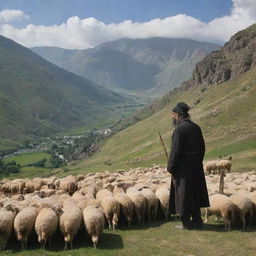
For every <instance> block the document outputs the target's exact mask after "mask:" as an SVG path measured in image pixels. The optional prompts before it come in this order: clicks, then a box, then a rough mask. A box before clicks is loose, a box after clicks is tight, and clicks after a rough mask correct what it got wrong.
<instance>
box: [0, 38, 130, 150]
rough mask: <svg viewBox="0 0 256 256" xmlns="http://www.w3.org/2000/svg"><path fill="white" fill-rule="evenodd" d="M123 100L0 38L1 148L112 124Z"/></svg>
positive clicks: (120, 113)
mask: <svg viewBox="0 0 256 256" xmlns="http://www.w3.org/2000/svg"><path fill="white" fill-rule="evenodd" d="M127 101H128V102H129V104H130V103H131V102H132V100H128V99H126V98H124V97H122V96H120V95H118V94H117V93H114V92H112V91H109V90H107V89H105V88H102V87H100V86H98V85H96V84H94V83H93V82H91V81H89V80H87V79H85V78H82V77H79V76H77V75H74V74H72V73H70V72H67V71H65V70H63V69H61V68H59V67H57V66H55V65H53V64H51V63H50V62H48V61H46V60H44V59H43V58H41V57H40V56H38V55H36V54H35V53H33V52H32V51H31V50H29V49H27V48H25V47H23V46H21V45H19V44H17V43H15V42H14V41H12V40H10V39H8V38H5V37H2V36H0V123H1V126H0V149H5V148H10V147H15V146H16V145H17V143H20V142H22V141H24V140H25V139H29V138H32V139H33V138H38V137H40V136H45V135H49V134H53V133H56V132H63V131H70V130H73V129H78V128H82V129H83V130H86V129H92V128H95V127H99V126H102V125H106V124H108V123H112V122H113V121H115V120H117V119H119V118H120V116H121V115H122V110H121V108H120V106H122V105H124V104H125V103H126V102H127Z"/></svg>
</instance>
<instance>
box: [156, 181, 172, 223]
mask: <svg viewBox="0 0 256 256" xmlns="http://www.w3.org/2000/svg"><path fill="white" fill-rule="evenodd" d="M156 197H157V198H158V200H159V202H160V209H161V210H162V212H163V214H164V217H165V220H168V217H169V202H170V189H169V188H167V187H166V186H161V187H159V188H158V189H157V190H156Z"/></svg>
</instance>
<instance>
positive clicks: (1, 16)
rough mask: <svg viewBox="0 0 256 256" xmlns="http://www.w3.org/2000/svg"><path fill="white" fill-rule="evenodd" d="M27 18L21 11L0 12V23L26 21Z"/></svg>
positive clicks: (6, 10) (7, 10)
mask: <svg viewBox="0 0 256 256" xmlns="http://www.w3.org/2000/svg"><path fill="white" fill-rule="evenodd" d="M28 18H29V16H28V15H26V14H25V13H24V12H23V11H21V10H13V9H5V10H2V11H0V23H8V22H11V21H15V20H22V19H28Z"/></svg>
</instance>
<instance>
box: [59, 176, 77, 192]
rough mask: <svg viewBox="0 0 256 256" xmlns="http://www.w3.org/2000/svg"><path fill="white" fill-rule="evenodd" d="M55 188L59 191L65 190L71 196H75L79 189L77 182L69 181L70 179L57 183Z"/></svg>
mask: <svg viewBox="0 0 256 256" xmlns="http://www.w3.org/2000/svg"><path fill="white" fill-rule="evenodd" d="M55 186H56V188H57V189H58V190H63V191H65V192H67V193H68V194H69V195H73V193H74V192H75V191H76V189H77V187H76V183H75V181H74V180H73V179H68V177H66V178H64V179H62V180H57V181H55Z"/></svg>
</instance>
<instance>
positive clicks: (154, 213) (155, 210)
mask: <svg viewBox="0 0 256 256" xmlns="http://www.w3.org/2000/svg"><path fill="white" fill-rule="evenodd" d="M157 210H158V207H155V208H154V211H153V220H154V221H156V217H157Z"/></svg>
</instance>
